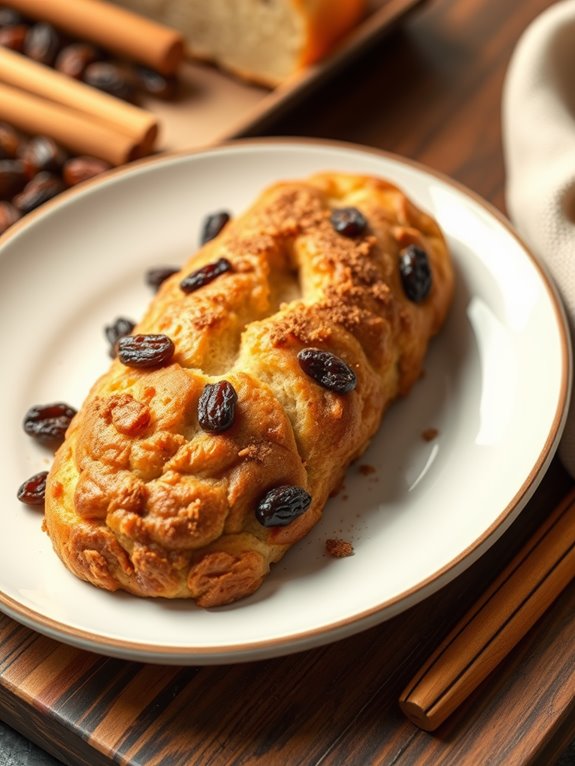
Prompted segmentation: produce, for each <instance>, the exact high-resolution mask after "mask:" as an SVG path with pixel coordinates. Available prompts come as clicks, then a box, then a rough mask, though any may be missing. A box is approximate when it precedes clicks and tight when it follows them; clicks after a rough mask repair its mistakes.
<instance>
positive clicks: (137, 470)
mask: <svg viewBox="0 0 575 766" xmlns="http://www.w3.org/2000/svg"><path fill="white" fill-rule="evenodd" d="M452 290H453V272H452V265H451V261H450V257H449V254H448V251H447V248H446V244H445V240H444V238H443V236H442V233H441V231H440V229H439V227H438V225H437V223H436V222H435V221H434V220H433V219H432V218H431V217H430V216H429V215H426V214H425V213H424V212H422V211H421V210H419V209H418V208H417V207H416V206H415V205H414V204H413V203H412V202H410V201H409V200H408V199H407V197H406V196H405V195H404V194H403V193H402V192H401V191H400V190H399V189H397V188H396V187H395V186H393V185H392V184H390V183H388V182H386V181H384V180H381V179H378V178H375V177H367V176H359V175H344V174H341V173H322V174H318V175H315V176H312V177H311V178H310V179H308V180H306V181H301V182H299V181H293V182H291V181H290V182H285V183H278V184H275V185H274V186H272V187H271V188H269V189H267V190H266V191H264V193H263V194H262V195H261V196H260V197H259V199H258V200H257V201H256V202H255V204H254V205H253V206H252V207H251V208H250V209H249V210H248V211H247V212H246V213H244V214H242V215H241V216H239V217H238V218H237V219H234V220H232V221H231V222H230V223H228V224H227V226H226V227H225V228H224V229H223V231H222V232H221V233H220V234H219V235H218V236H217V237H216V238H215V239H213V240H212V241H210V242H208V243H207V244H205V245H204V246H203V247H202V248H201V249H200V250H199V251H198V252H197V253H196V254H195V255H194V256H193V257H192V258H191V259H190V260H189V261H188V262H187V263H186V264H185V266H184V268H183V269H182V270H181V272H179V273H178V274H175V275H173V276H172V277H171V278H169V279H168V280H167V281H165V282H164V283H163V284H162V286H161V287H160V289H159V291H158V293H157V295H156V296H155V297H154V299H153V300H152V302H151V304H150V306H149V308H148V310H147V312H146V314H145V316H144V317H143V319H142V321H141V322H140V323H139V324H138V325H137V327H136V328H135V330H134V333H133V335H134V336H135V337H131V336H129V337H128V338H126V339H123V340H122V341H120V343H119V351H118V356H117V357H116V359H115V360H114V361H113V362H112V364H111V367H110V369H109V371H108V372H106V373H105V374H104V375H103V376H102V377H101V378H100V379H99V380H98V381H97V382H96V383H95V385H94V386H93V388H92V390H91V392H90V393H89V395H88V397H87V400H86V402H85V403H84V405H83V406H82V408H81V410H80V411H79V413H78V414H77V415H76V416H75V418H74V419H73V421H72V424H71V425H70V428H69V429H68V432H67V435H66V439H65V442H64V444H63V445H62V446H61V447H60V449H59V450H58V452H57V454H56V457H55V461H54V464H53V467H52V470H51V471H50V474H49V477H48V482H47V491H46V506H45V525H46V529H47V531H48V533H49V535H50V537H51V539H52V542H53V545H54V548H55V550H56V552H57V553H58V555H59V556H60V558H61V559H62V561H63V562H64V564H65V565H66V566H67V567H68V568H69V569H70V570H71V571H72V572H73V573H74V574H75V575H77V576H78V577H80V578H82V579H83V580H87V581H88V582H91V583H93V584H94V585H97V586H99V587H101V588H106V589H108V590H116V589H118V588H122V589H124V590H127V591H129V592H131V593H134V594H137V595H139V596H163V597H167V598H175V597H191V598H193V599H195V600H196V602H197V604H198V605H199V606H202V607H212V606H218V605H221V604H227V603H230V602H232V601H235V600H236V599H239V598H241V597H243V596H246V595H248V594H250V593H253V592H254V591H255V590H256V589H257V588H258V587H259V586H260V585H261V583H262V581H263V579H264V578H265V577H266V575H267V574H268V572H269V569H270V565H271V564H272V563H274V562H277V561H278V560H279V559H281V557H282V556H283V555H284V554H285V552H286V551H287V550H288V549H289V548H290V547H291V546H292V545H293V544H294V543H296V542H297V541H298V540H301V539H302V538H303V537H304V536H305V535H306V534H307V533H308V532H309V531H310V529H311V528H312V527H313V526H314V524H315V523H316V522H317V521H318V520H319V518H320V517H321V515H322V511H323V508H324V506H325V504H326V501H327V499H328V497H329V496H330V494H331V493H333V492H334V490H336V489H337V487H338V486H339V485H340V483H341V481H342V479H343V476H344V473H345V470H346V467H347V466H348V464H349V463H350V461H352V460H354V459H355V458H357V457H358V456H359V455H360V454H361V453H362V452H363V451H364V450H365V448H366V446H367V444H368V442H369V440H370V438H371V437H372V436H373V434H374V433H375V431H376V429H377V428H378V425H379V422H380V420H381V416H382V414H383V412H384V410H385V409H386V407H387V406H388V405H389V404H390V402H391V401H392V400H393V399H395V398H396V397H397V396H399V395H403V394H406V393H407V392H408V391H409V389H410V388H411V386H412V385H413V383H414V382H415V381H416V380H417V379H418V377H419V376H420V374H421V371H422V365H423V360H424V356H425V353H426V349H427V346H428V343H429V340H430V338H431V336H432V335H434V333H436V332H437V331H438V330H439V328H440V327H441V325H442V323H443V321H444V318H445V316H446V312H447V310H448V307H449V303H450V300H451V295H452ZM408 295H409V296H410V297H408ZM149 335H152V336H154V339H155V340H154V342H156V341H157V343H159V344H160V345H161V344H162V343H164V345H165V344H166V343H168V344H169V340H167V339H171V341H172V342H173V347H172V349H171V351H170V352H169V353H172V352H173V356H171V358H170V357H169V355H168V357H167V358H164V359H163V360H162V361H160V362H158V361H157V359H156V362H155V363H154V360H153V359H152V365H153V366H150V367H145V368H136V367H133V366H131V365H132V363H133V359H132V358H131V355H132V356H133V355H134V353H135V355H136V357H137V356H138V353H140V352H139V351H138V349H139V346H138V343H140V341H141V340H142V339H141V336H149ZM166 336H167V338H166ZM158 338H159V340H158ZM148 341H149V339H147V338H146V337H144V340H143V341H142V342H143V344H144V346H142V348H144V350H145V345H146V343H147V342H148ZM122 344H124V345H122ZM134 349H135V351H134ZM152 356H153V355H152ZM146 363H147V364H148V363H150V360H149V359H148V360H147V361H146Z"/></svg>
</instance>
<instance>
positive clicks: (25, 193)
mask: <svg viewBox="0 0 575 766" xmlns="http://www.w3.org/2000/svg"><path fill="white" fill-rule="evenodd" d="M64 188H65V187H64V182H63V181H61V180H60V179H59V178H58V177H57V176H55V175H52V173H38V175H37V176H36V177H35V178H33V179H32V180H31V181H29V182H28V183H27V184H26V186H25V187H24V189H23V190H22V191H21V192H20V194H17V195H16V196H15V197H14V198H13V199H12V203H13V205H14V207H15V208H16V209H17V210H19V211H20V213H22V215H26V213H30V212H32V210H35V209H36V208H37V207H40V205H43V204H44V202H48V200H50V199H52V197H55V196H56V195H57V194H60V192H62V191H64Z"/></svg>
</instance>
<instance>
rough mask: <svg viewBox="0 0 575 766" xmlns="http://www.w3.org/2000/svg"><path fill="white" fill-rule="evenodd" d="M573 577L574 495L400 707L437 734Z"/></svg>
mask: <svg viewBox="0 0 575 766" xmlns="http://www.w3.org/2000/svg"><path fill="white" fill-rule="evenodd" d="M574 576H575V490H572V491H571V492H570V493H569V494H568V495H567V497H565V498H564V500H563V501H562V502H561V503H560V504H559V506H558V507H557V508H556V509H555V510H554V511H553V513H552V514H551V515H550V516H549V517H548V519H547V521H546V522H545V523H544V524H543V525H542V527H541V528H540V529H539V530H538V531H537V532H536V533H535V534H534V535H533V537H532V538H531V539H530V540H529V541H528V542H527V544H526V545H525V546H524V547H523V548H522V550H521V551H520V552H519V553H518V554H517V556H516V557H515V558H514V559H513V560H512V561H511V563H510V564H508V566H507V567H506V568H505V570H504V571H503V572H502V573H501V574H500V575H499V577H497V578H496V579H495V581H494V582H493V583H492V584H491V585H490V587H489V588H488V589H487V590H486V592H485V593H484V594H483V596H482V597H481V598H480V599H479V601H478V602H477V603H476V604H475V605H474V606H473V607H472V608H471V609H470V610H469V612H468V613H467V614H466V615H465V617H463V618H462V619H461V620H460V621H459V623H458V624H457V625H456V626H455V628H453V630H452V631H451V632H450V633H449V635H448V636H447V638H445V639H444V640H443V641H442V643H441V644H440V645H439V646H438V647H437V649H436V650H435V652H433V654H432V655H431V657H429V659H428V660H427V661H426V662H425V663H424V665H423V667H422V668H421V669H420V670H419V671H418V672H417V673H416V675H415V676H414V677H413V678H412V680H411V681H410V683H409V684H408V685H407V687H406V688H405V690H404V692H403V694H402V695H401V697H400V699H399V705H400V707H401V709H402V711H403V712H404V714H405V715H406V716H407V717H408V718H409V719H410V720H411V721H412V722H413V723H415V724H416V725H417V726H419V727H420V728H422V729H425V730H426V731H434V730H435V729H436V728H437V727H438V726H439V725H440V724H442V723H443V721H445V719H446V718H447V717H448V716H449V715H451V713H453V712H454V710H456V708H457V707H458V706H459V705H460V704H461V703H462V702H463V701H464V700H465V699H466V698H467V697H468V696H469V695H470V694H471V693H472V692H473V691H474V690H475V689H476V688H477V686H478V685H479V684H480V683H481V681H483V680H484V679H485V678H486V677H487V676H488V674H489V673H491V672H492V671H493V670H494V669H495V668H496V667H497V665H498V663H499V662H501V660H502V659H503V658H504V657H505V656H506V655H507V654H508V653H509V652H510V651H511V649H513V647H514V646H515V645H516V644H517V643H518V642H519V640H520V639H521V638H522V637H523V636H524V635H525V634H526V633H527V631H528V630H529V629H530V628H531V627H532V626H533V625H534V624H535V622H536V621H537V620H538V619H539V618H540V617H541V615H542V614H543V612H544V611H545V610H546V609H547V608H548V607H549V606H550V605H551V604H552V603H553V601H554V600H555V599H556V598H557V597H558V596H559V594H560V593H561V592H562V591H563V589H564V588H566V587H567V585H568V584H569V583H570V582H571V581H572V580H573V577H574Z"/></svg>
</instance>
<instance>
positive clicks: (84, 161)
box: [62, 156, 111, 186]
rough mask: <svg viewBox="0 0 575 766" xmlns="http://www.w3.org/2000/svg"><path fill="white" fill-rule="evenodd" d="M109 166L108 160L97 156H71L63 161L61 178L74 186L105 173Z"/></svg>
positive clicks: (68, 184)
mask: <svg viewBox="0 0 575 766" xmlns="http://www.w3.org/2000/svg"><path fill="white" fill-rule="evenodd" d="M110 168H111V165H110V163H109V162H106V161H105V160H100V159H98V158H97V157H88V156H79V157H72V158H71V159H69V160H67V161H66V162H65V163H64V167H63V168H62V178H63V179H64V182H65V183H66V185H67V186H76V185H77V184H79V183H82V181H88V180H89V179H90V178H95V177H96V176H99V175H101V174H102V173H105V172H106V171H107V170H110Z"/></svg>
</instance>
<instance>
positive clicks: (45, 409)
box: [23, 402, 76, 444]
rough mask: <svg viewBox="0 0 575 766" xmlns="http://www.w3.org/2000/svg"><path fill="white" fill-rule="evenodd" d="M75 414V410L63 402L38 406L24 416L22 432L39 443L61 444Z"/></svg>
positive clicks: (31, 408)
mask: <svg viewBox="0 0 575 766" xmlns="http://www.w3.org/2000/svg"><path fill="white" fill-rule="evenodd" d="M75 414H76V410H75V409H74V408H73V407H70V405H69V404H65V403H64V402H54V403H53V404H38V405H35V406H34V407H30V409H29V410H28V412H27V413H26V414H25V415H24V423H23V425H24V431H26V433H27V434H28V436H33V437H34V438H35V439H38V441H41V442H48V443H51V444H53V443H54V442H62V441H64V436H65V435H66V431H67V430H68V426H69V425H70V423H71V422H72V418H73V417H74V415H75Z"/></svg>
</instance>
